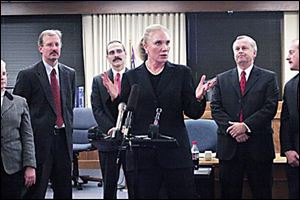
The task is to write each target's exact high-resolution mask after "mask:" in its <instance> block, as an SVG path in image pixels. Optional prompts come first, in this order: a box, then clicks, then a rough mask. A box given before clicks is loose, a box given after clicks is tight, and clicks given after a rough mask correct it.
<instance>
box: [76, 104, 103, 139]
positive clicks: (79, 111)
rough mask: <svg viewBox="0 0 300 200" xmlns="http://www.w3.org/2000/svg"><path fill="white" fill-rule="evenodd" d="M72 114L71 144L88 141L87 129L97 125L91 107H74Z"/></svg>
mask: <svg viewBox="0 0 300 200" xmlns="http://www.w3.org/2000/svg"><path fill="white" fill-rule="evenodd" d="M73 114H74V115H73V144H87V143H90V141H89V139H88V130H89V128H91V127H94V126H97V122H96V120H95V118H94V115H93V110H92V108H74V110H73Z"/></svg>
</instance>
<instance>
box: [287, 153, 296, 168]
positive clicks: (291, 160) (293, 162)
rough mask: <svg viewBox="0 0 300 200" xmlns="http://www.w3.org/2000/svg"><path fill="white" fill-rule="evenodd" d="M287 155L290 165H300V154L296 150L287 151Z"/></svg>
mask: <svg viewBox="0 0 300 200" xmlns="http://www.w3.org/2000/svg"><path fill="white" fill-rule="evenodd" d="M285 156H286V158H287V161H288V163H289V165H291V166H292V167H299V154H298V153H297V152H296V151H292V150H290V151H286V152H285Z"/></svg>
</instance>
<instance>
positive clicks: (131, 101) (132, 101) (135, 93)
mask: <svg viewBox="0 0 300 200" xmlns="http://www.w3.org/2000/svg"><path fill="white" fill-rule="evenodd" d="M139 94H140V86H139V85H138V84H133V85H132V86H131V90H130V94H129V98H128V102H127V111H134V109H135V107H136V104H137V101H138V98H139Z"/></svg>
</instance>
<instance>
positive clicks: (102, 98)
mask: <svg viewBox="0 0 300 200" xmlns="http://www.w3.org/2000/svg"><path fill="white" fill-rule="evenodd" d="M126 56H127V54H126V51H125V47H124V45H123V44H122V43H121V42H120V41H118V40H113V41H110V42H109V43H108V44H107V46H106V58H107V60H108V62H109V63H110V65H111V69H109V70H108V71H106V72H104V74H106V75H108V77H109V78H110V79H111V81H113V83H114V85H115V89H117V90H118V93H119V94H120V92H121V80H122V76H123V74H124V72H126V71H127V70H128V69H127V68H126V67H125V62H126ZM102 76H103V74H100V75H97V76H95V77H94V78H93V84H92V94H91V104H92V108H93V113H94V117H95V119H96V121H97V123H98V128H99V130H100V131H101V132H102V133H105V134H109V135H110V133H111V132H112V131H113V128H114V126H115V124H116V120H117V119H116V118H115V117H114V116H113V115H112V113H111V112H110V110H109V108H108V106H107V105H106V102H107V101H108V99H109V98H110V95H109V94H108V91H107V90H106V88H105V87H104V85H103V83H102ZM118 147H119V145H117V144H116V143H109V142H107V143H104V144H103V145H100V146H99V147H98V148H99V149H98V150H99V160H100V166H101V172H102V177H103V182H104V188H103V198H104V199H116V198H117V185H118V179H119V172H120V166H121V164H122V166H123V169H125V155H124V152H121V154H120V159H119V162H118V163H117V157H118ZM124 171H125V170H124ZM125 177H126V181H127V187H128V196H129V198H132V195H131V190H130V181H129V180H128V179H127V176H126V172H125Z"/></svg>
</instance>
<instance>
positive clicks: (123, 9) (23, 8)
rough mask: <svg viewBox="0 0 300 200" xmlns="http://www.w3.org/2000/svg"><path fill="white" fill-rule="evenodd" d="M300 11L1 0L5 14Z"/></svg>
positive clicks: (265, 4)
mask: <svg viewBox="0 0 300 200" xmlns="http://www.w3.org/2000/svg"><path fill="white" fill-rule="evenodd" d="M232 11H233V12H242V11H299V2H298V1H225V2H224V1H61V2H59V1H54V2H53V1H44V2H41V1H36V2H34V1H1V16H9V15H12V16H13V15H57V14H100V13H101V14H103V13H107V14H113V13H172V12H232Z"/></svg>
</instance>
